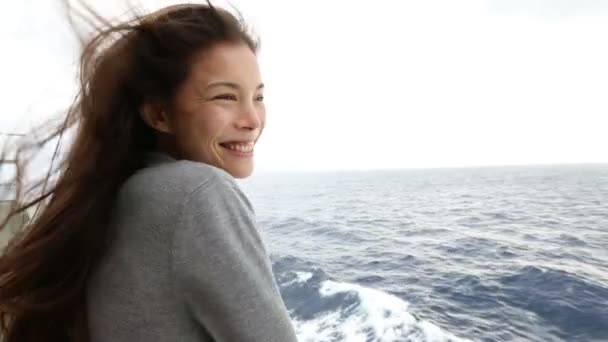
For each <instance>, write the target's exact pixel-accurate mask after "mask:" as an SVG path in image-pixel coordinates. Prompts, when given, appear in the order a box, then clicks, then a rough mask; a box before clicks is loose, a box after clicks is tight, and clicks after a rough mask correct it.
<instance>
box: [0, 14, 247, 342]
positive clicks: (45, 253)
mask: <svg viewBox="0 0 608 342" xmlns="http://www.w3.org/2000/svg"><path fill="white" fill-rule="evenodd" d="M85 8H86V13H87V16H85V15H82V13H81V14H80V15H78V17H80V19H83V20H85V21H88V22H98V24H96V25H95V27H96V29H95V31H94V35H93V36H92V38H91V39H88V40H86V41H84V42H83V46H82V54H81V58H80V69H79V76H80V85H79V92H78V95H77V96H76V98H75V99H74V102H73V104H72V105H71V106H70V107H69V109H68V110H67V113H66V114H64V116H62V117H61V119H60V120H56V121H54V122H52V123H46V124H44V125H43V126H42V128H41V129H38V130H36V132H35V133H36V134H30V135H28V137H26V139H28V140H22V141H20V142H19V143H18V144H17V145H16V147H15V150H14V151H13V152H11V154H12V155H11V157H12V158H11V159H13V160H14V162H15V163H16V166H17V168H16V169H17V172H16V174H15V177H14V180H13V181H14V184H15V185H16V188H15V194H14V197H15V201H14V202H13V203H14V205H13V207H12V209H11V211H10V213H9V215H8V217H7V218H6V219H5V220H4V222H3V223H2V229H5V228H6V227H7V225H8V222H9V220H10V219H11V218H14V217H15V216H16V215H19V214H21V213H23V212H25V211H29V210H32V209H34V208H35V209H36V210H37V212H36V213H35V214H34V215H33V217H32V220H31V221H30V222H29V223H27V224H26V225H25V226H24V227H23V228H22V229H21V230H20V231H19V232H17V234H16V235H15V236H14V237H13V238H12V239H11V241H10V243H9V244H8V246H7V247H6V248H5V249H4V251H3V253H2V255H1V257H0V326H1V330H0V340H3V342H24V341H79V342H80V341H88V339H89V337H88V331H87V324H88V323H87V318H86V282H87V279H88V276H89V274H90V272H91V270H92V269H93V268H94V267H95V265H96V263H97V261H98V259H99V258H100V257H101V255H102V253H103V250H104V248H103V246H104V241H106V234H107V232H106V231H107V225H108V218H109V216H110V214H111V210H112V206H113V201H114V198H115V196H116V194H117V191H118V189H119V188H120V186H121V184H122V183H123V182H124V181H125V180H126V179H127V178H129V177H130V176H131V175H133V174H134V173H135V172H136V171H137V170H138V169H140V168H142V167H143V158H144V154H145V152H146V151H148V150H152V149H154V148H155V144H156V140H155V132H154V131H153V130H152V129H151V128H150V127H149V126H147V125H146V124H145V123H144V121H143V119H142V118H141V116H140V114H139V112H138V109H139V108H140V107H141V105H142V104H143V103H144V102H145V101H157V102H161V103H163V104H167V105H169V104H171V103H172V101H173V99H174V95H175V92H176V90H177V89H178V87H179V86H180V84H181V83H183V82H184V81H185V79H186V77H187V75H188V73H189V69H190V65H191V61H190V59H191V58H192V56H194V54H195V53H197V52H198V51H201V49H207V48H210V47H211V46H212V45H214V44H217V43H220V42H235V43H244V44H247V45H248V46H249V47H250V48H251V49H252V51H254V52H256V51H257V47H258V42H257V40H255V39H254V38H253V37H252V35H251V33H250V30H249V29H248V28H247V27H246V26H245V25H244V23H243V20H242V16H240V15H239V16H236V15H233V14H231V12H229V11H227V10H223V9H219V8H215V7H214V6H212V4H211V3H209V2H207V3H206V4H200V5H176V6H171V7H168V8H165V9H163V10H160V11H157V12H154V13H152V14H149V15H134V19H132V20H129V21H127V22H121V23H118V24H112V23H111V22H109V21H107V20H105V19H102V17H101V16H99V15H97V14H96V12H95V11H93V10H91V9H90V8H89V7H87V6H85ZM70 13H71V14H73V12H70ZM70 18H73V16H70ZM68 130H70V133H72V132H73V138H72V141H71V142H70V143H69V146H68V147H67V148H63V149H61V148H59V147H60V145H61V142H62V137H64V135H65V134H66V133H67V132H68ZM36 135H37V136H38V137H39V138H36V139H34V138H32V136H36ZM47 143H53V144H56V146H57V148H56V149H55V153H54V155H53V158H52V162H51V166H50V167H49V171H48V172H47V173H46V174H45V175H44V176H43V177H41V178H40V179H39V180H38V181H35V182H33V183H31V184H29V183H30V182H29V181H27V182H26V179H27V177H26V168H27V167H28V165H29V162H30V160H31V158H32V157H33V156H34V155H35V154H36V152H39V151H40V150H41V149H42V148H43V147H44V146H45V145H47ZM60 150H63V151H65V153H63V154H60V153H59V151H60ZM5 152H6V150H5ZM7 156H8V154H6V153H5V154H3V156H2V160H1V161H0V162H3V161H5V160H6V158H7Z"/></svg>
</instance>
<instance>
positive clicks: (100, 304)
mask: <svg viewBox="0 0 608 342" xmlns="http://www.w3.org/2000/svg"><path fill="white" fill-rule="evenodd" d="M256 48H257V44H256V42H255V41H254V39H253V38H251V37H250V36H249V35H248V33H247V31H246V29H245V27H244V25H243V24H242V22H241V21H240V20H238V19H237V18H235V17H234V16H233V15H231V14H230V13H229V12H227V11H225V10H221V9H217V8H214V7H213V6H212V5H211V4H207V5H178V6H171V7H168V8H165V9H163V10H160V11H158V12H155V13H152V14H150V15H147V16H144V17H140V18H138V19H136V20H134V21H131V22H127V23H122V24H120V25H114V26H109V27H108V28H107V29H104V30H101V31H100V32H99V34H98V35H96V36H95V38H94V39H92V40H91V41H89V42H88V43H87V44H86V45H85V47H84V50H83V54H82V59H81V89H80V93H79V96H78V97H77V99H76V101H75V103H74V105H73V106H72V107H71V108H70V110H69V111H68V116H67V118H66V120H65V122H64V124H63V125H61V127H59V128H58V129H57V130H55V131H54V132H52V134H50V135H49V136H48V137H45V139H43V140H45V141H48V140H50V139H52V138H56V137H61V136H62V134H63V133H64V132H65V131H66V130H67V129H68V128H70V127H75V128H76V129H77V130H76V135H75V139H74V141H73V143H72V144H71V145H70V149H69V151H68V153H67V156H66V157H65V159H63V162H62V163H61V164H60V166H59V168H57V169H56V171H57V172H56V173H55V174H56V177H55V179H56V181H55V182H54V183H53V184H51V185H50V186H47V185H46V182H47V181H49V177H50V176H52V175H51V172H49V175H47V177H46V179H45V182H44V183H41V184H39V185H40V186H41V187H42V188H43V193H42V195H40V196H38V197H37V198H35V199H33V200H31V197H29V198H30V200H29V201H25V202H23V201H24V198H27V194H25V193H23V192H18V199H20V200H21V201H22V203H23V205H22V206H21V207H19V208H16V209H15V210H14V212H13V214H16V213H18V212H20V211H23V210H25V209H26V208H30V207H34V206H40V207H42V208H43V209H42V211H41V212H39V213H38V214H37V215H35V217H34V219H33V221H32V222H31V223H30V224H29V225H28V226H27V227H26V229H24V231H23V232H22V233H21V234H19V235H17V236H16V237H15V238H14V239H13V241H11V244H10V245H9V246H8V248H7V249H6V250H5V251H4V254H3V255H2V258H1V259H0V288H1V289H2V291H1V292H0V313H1V314H2V328H3V329H2V335H3V336H4V341H5V342H16V341H20V342H23V341H94V342H105V341H108V342H109V341H112V342H120V341H129V342H134V341H184V342H187V341H198V342H200V341H260V342H268V341H281V342H286V341H287V342H289V341H296V337H295V334H294V331H293V328H292V325H291V322H290V320H289V317H288V314H287V310H286V309H285V306H284V303H283V301H282V300H281V296H280V293H279V292H278V288H277V286H276V283H275V281H274V278H273V276H272V270H271V264H270V261H269V259H268V256H267V253H266V250H265V247H264V245H263V242H262V241H261V239H260V236H259V235H258V232H257V231H256V228H255V218H254V214H253V210H252V208H251V205H250V203H249V201H248V200H247V198H246V197H245V195H244V194H243V192H242V191H241V190H240V189H239V187H238V185H237V183H236V182H235V178H244V177H247V176H249V175H250V174H251V172H252V169H253V148H254V146H255V143H256V142H257V140H258V139H259V137H260V134H261V133H262V131H263V129H264V122H265V110H264V103H263V83H262V79H261V76H260V71H259V68H258V63H257V60H256ZM32 146H39V145H32ZM21 152H23V151H21ZM18 158H19V156H18ZM18 165H20V167H23V165H24V164H23V163H18ZM20 171H21V170H20ZM21 174H22V172H18V177H17V178H18V179H17V181H18V182H22V180H21V177H20V175H21ZM18 188H20V189H21V188H22V187H18Z"/></svg>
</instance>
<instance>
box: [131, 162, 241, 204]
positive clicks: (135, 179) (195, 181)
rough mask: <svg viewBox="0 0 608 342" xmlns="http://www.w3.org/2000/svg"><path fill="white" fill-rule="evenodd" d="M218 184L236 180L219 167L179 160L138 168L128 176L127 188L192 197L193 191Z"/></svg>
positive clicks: (152, 193)
mask: <svg viewBox="0 0 608 342" xmlns="http://www.w3.org/2000/svg"><path fill="white" fill-rule="evenodd" d="M217 183H219V184H223V185H224V186H232V183H236V181H235V180H234V178H233V177H232V176H231V175H230V174H228V173H227V172H226V171H224V170H222V169H220V168H218V167H215V166H212V165H209V164H205V163H200V162H194V161H189V160H176V161H172V162H167V163H162V164H158V165H154V166H150V167H146V168H144V169H141V170H139V171H138V172H137V173H136V174H134V175H133V176H132V177H131V178H129V180H128V181H127V182H126V183H125V185H124V188H125V190H127V191H129V192H137V193H141V194H149V195H160V194H163V195H174V196H178V197H189V195H191V194H192V193H194V192H196V191H198V190H200V189H204V188H206V187H210V186H211V185H213V184H217Z"/></svg>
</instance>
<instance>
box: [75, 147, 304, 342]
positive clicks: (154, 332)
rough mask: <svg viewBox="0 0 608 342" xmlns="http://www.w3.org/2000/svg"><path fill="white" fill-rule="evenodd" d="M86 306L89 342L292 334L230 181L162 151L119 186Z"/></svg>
mask: <svg viewBox="0 0 608 342" xmlns="http://www.w3.org/2000/svg"><path fill="white" fill-rule="evenodd" d="M87 306H88V318H89V326H90V332H91V337H92V342H139V341H141V342H144V341H145V342H153V341H158V342H164V341H171V342H176V341H179V342H194V341H196V342H204V341H217V342H224V341H235V342H236V341H242V342H247V341H251V342H273V341H276V342H291V341H297V339H296V337H295V333H294V330H293V327H292V324H291V321H290V319H289V316H288V313H287V310H286V308H285V305H284V303H283V301H282V299H281V296H280V293H279V291H278V287H277V285H276V283H275V280H274V277H273V274H272V269H271V264H270V260H269V258H268V254H267V251H266V249H265V246H264V243H263V241H262V240H261V238H260V235H259V233H258V231H257V230H256V223H255V217H254V213H253V209H252V207H251V204H250V202H249V201H248V199H247V197H246V196H245V194H244V193H243V192H242V191H241V190H240V188H239V186H238V184H237V183H236V181H235V180H234V178H233V177H232V176H230V175H229V174H228V173H226V172H225V171H223V170H221V169H219V168H216V167H213V166H210V165H206V164H203V163H196V162H191V161H185V160H182V161H177V160H174V159H172V158H170V157H168V156H166V155H162V154H151V155H150V163H149V165H148V167H146V168H144V169H143V170H140V171H139V172H138V173H137V174H135V175H134V176H133V177H131V178H130V179H129V180H128V181H127V182H126V183H125V184H124V186H123V187H122V189H121V190H120V193H119V195H118V197H117V201H116V205H115V209H114V211H113V215H112V223H111V225H110V238H109V240H108V245H107V252H106V254H105V255H104V257H103V258H102V259H101V262H100V264H99V266H98V267H97V268H96V269H95V270H94V272H93V273H92V275H91V277H90V281H89V285H88V291H87Z"/></svg>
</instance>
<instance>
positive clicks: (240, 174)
mask: <svg viewBox="0 0 608 342" xmlns="http://www.w3.org/2000/svg"><path fill="white" fill-rule="evenodd" d="M226 172H228V173H229V174H231V175H232V177H234V178H237V179H244V178H247V177H249V176H251V174H252V173H253V168H252V167H240V168H228V169H226Z"/></svg>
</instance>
